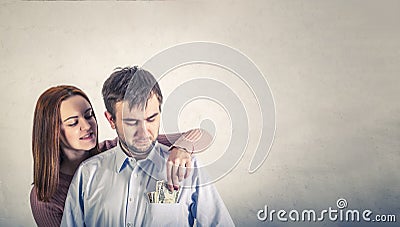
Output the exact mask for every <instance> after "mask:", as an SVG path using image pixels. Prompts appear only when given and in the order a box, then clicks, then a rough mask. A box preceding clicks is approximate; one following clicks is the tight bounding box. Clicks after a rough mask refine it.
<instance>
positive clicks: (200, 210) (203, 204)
mask: <svg viewBox="0 0 400 227" xmlns="http://www.w3.org/2000/svg"><path fill="white" fill-rule="evenodd" d="M195 166H197V167H198V164H197V162H196V163H195ZM195 169H196V167H195ZM196 175H197V177H196V180H195V182H196V183H195V185H196V186H195V191H194V193H193V195H192V201H193V203H192V206H191V207H190V212H191V215H192V216H193V217H194V218H195V219H196V225H197V226H235V224H234V222H233V220H232V218H231V216H230V214H229V211H228V209H227V208H226V206H225V204H224V202H223V200H222V198H221V196H220V195H219V193H218V191H217V189H216V187H215V186H214V184H206V179H207V176H206V174H205V173H204V171H203V172H201V173H200V171H198V169H197V170H196V171H195V173H194V176H196Z"/></svg>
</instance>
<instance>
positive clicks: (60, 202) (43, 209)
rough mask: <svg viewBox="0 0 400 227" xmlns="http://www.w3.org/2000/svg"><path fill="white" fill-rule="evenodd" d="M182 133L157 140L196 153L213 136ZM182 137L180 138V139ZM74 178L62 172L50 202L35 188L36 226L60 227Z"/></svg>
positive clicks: (110, 142)
mask: <svg viewBox="0 0 400 227" xmlns="http://www.w3.org/2000/svg"><path fill="white" fill-rule="evenodd" d="M181 136H182V134H180V133H175V134H168V137H167V135H159V136H158V137H157V140H158V142H159V143H162V144H164V145H166V146H171V145H172V144H173V143H174V146H177V147H181V148H184V149H186V150H187V151H189V152H196V151H201V150H204V149H206V148H207V147H208V146H209V145H210V143H211V141H212V138H211V136H210V135H209V134H208V133H207V132H205V133H203V131H201V132H199V131H195V130H193V131H188V132H186V133H185V134H184V136H182V137H181ZM179 137H180V138H179ZM117 142H118V139H117V138H115V139H114V140H106V141H103V142H102V143H100V144H99V148H100V151H101V152H102V151H106V150H108V149H111V148H113V147H115V146H116V145H117ZM72 178H73V176H72V175H67V174H64V173H62V172H60V177H59V182H58V185H57V190H56V192H55V193H54V195H53V196H52V197H51V199H50V200H49V202H43V201H39V200H38V197H37V194H36V188H35V186H33V188H32V190H31V195H30V202H31V209H32V214H33V217H34V218H35V221H36V224H37V225H38V226H39V227H42V226H43V227H53V226H55V227H59V226H60V224H61V219H62V216H63V211H64V204H65V199H66V198H67V193H68V188H69V185H70V184H71V181H72Z"/></svg>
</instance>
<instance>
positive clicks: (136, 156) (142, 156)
mask: <svg viewBox="0 0 400 227" xmlns="http://www.w3.org/2000/svg"><path fill="white" fill-rule="evenodd" d="M119 145H120V146H121V149H122V151H123V152H124V153H125V154H126V155H128V156H129V157H132V158H134V159H136V161H139V160H142V159H145V158H147V156H149V154H150V152H151V150H152V149H150V150H149V151H147V152H145V153H144V154H140V153H137V152H135V151H132V150H130V149H129V148H128V147H127V146H126V145H125V144H124V143H122V142H121V140H119Z"/></svg>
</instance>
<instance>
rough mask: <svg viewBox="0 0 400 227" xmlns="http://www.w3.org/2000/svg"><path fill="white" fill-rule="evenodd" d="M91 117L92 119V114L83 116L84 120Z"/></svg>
mask: <svg viewBox="0 0 400 227" xmlns="http://www.w3.org/2000/svg"><path fill="white" fill-rule="evenodd" d="M92 117H93V114H92V113H91V114H89V115H86V116H85V118H86V119H90V118H92Z"/></svg>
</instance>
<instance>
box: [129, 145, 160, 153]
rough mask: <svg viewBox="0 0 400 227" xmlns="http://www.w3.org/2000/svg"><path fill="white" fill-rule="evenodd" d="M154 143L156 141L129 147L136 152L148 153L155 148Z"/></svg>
mask: <svg viewBox="0 0 400 227" xmlns="http://www.w3.org/2000/svg"><path fill="white" fill-rule="evenodd" d="M154 144H155V143H146V144H135V145H133V146H130V147H129V148H130V149H131V150H133V151H134V152H135V153H148V152H150V150H151V149H153V147H154Z"/></svg>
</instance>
